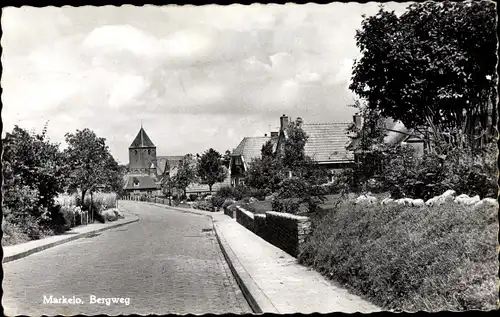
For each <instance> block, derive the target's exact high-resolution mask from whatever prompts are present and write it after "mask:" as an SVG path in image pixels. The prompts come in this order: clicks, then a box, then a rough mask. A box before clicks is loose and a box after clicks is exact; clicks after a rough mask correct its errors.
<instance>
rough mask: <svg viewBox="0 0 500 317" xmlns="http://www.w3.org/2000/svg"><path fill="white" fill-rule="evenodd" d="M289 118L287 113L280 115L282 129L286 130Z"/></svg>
mask: <svg viewBox="0 0 500 317" xmlns="http://www.w3.org/2000/svg"><path fill="white" fill-rule="evenodd" d="M289 120H290V119H289V118H288V117H287V116H286V115H282V116H281V117H280V129H281V130H284V129H285V128H286V127H287V126H288V122H289Z"/></svg>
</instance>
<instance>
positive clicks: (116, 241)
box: [2, 202, 251, 315]
mask: <svg viewBox="0 0 500 317" xmlns="http://www.w3.org/2000/svg"><path fill="white" fill-rule="evenodd" d="M122 205H123V206H124V207H125V208H126V209H127V210H129V211H131V212H133V213H135V214H137V215H138V216H139V217H140V219H141V220H140V221H139V222H136V223H133V224H129V225H126V226H123V227H118V228H116V229H111V230H108V231H104V232H102V233H100V234H98V235H96V236H94V237H90V238H83V239H79V240H75V241H73V242H70V243H66V244H63V245H60V246H57V247H54V248H51V249H48V250H45V251H42V252H40V253H36V254H33V255H30V256H28V257H26V258H23V259H20V260H16V261H13V262H8V263H5V264H3V269H4V281H3V290H4V295H3V299H2V302H3V307H4V310H5V314H7V315H17V314H23V315H41V314H44V315H56V314H61V315H73V314H79V313H80V314H86V315H94V314H98V313H101V314H108V315H117V314H121V313H123V314H132V313H136V314H151V313H153V314H167V313H175V314H185V313H193V314H202V313H214V314H223V313H235V314H239V313H251V310H250V308H249V307H248V304H247V302H246V301H245V299H244V297H243V295H242V294H241V291H240V290H239V288H238V285H237V284H236V282H235V280H234V278H233V276H232V275H231V272H230V270H229V267H228V266H227V263H226V262H225V260H224V256H223V255H222V253H221V250H220V247H219V245H218V243H217V240H216V238H215V236H214V233H213V232H212V231H210V230H211V229H212V225H211V221H210V220H209V219H208V218H206V217H203V216H198V215H193V214H184V213H179V212H175V211H168V210H166V209H165V208H161V207H155V206H150V205H146V204H141V203H136V202H123V203H122ZM205 229H207V230H205ZM50 295H52V296H53V298H62V296H64V297H66V299H68V298H70V299H72V298H73V296H75V301H77V298H79V299H81V300H82V301H83V304H76V305H75V304H44V303H43V301H44V296H45V298H46V299H47V300H48V299H49V298H50ZM92 295H94V296H95V300H97V298H101V297H102V298H113V297H114V298H124V299H123V300H122V301H123V302H122V303H111V304H110V305H109V306H108V305H107V304H106V303H105V302H102V303H91V299H92V298H91V296H92ZM126 298H129V302H128V305H127V299H126Z"/></svg>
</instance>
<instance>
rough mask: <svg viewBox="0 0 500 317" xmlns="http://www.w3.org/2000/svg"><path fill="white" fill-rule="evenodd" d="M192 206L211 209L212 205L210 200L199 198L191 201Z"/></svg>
mask: <svg viewBox="0 0 500 317" xmlns="http://www.w3.org/2000/svg"><path fill="white" fill-rule="evenodd" d="M193 208H195V209H200V210H206V211H211V210H212V209H213V205H212V203H211V202H210V201H206V200H200V201H196V202H194V203H193Z"/></svg>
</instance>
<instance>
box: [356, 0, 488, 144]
mask: <svg viewBox="0 0 500 317" xmlns="http://www.w3.org/2000/svg"><path fill="white" fill-rule="evenodd" d="M363 17H364V20H363V22H362V28H361V30H358V31H357V32H356V44H357V46H358V47H359V49H360V50H361V53H362V57H361V59H360V60H358V61H356V62H355V64H354V66H353V76H352V83H351V85H350V87H349V88H350V89H351V90H352V91H354V92H355V93H356V94H357V95H358V96H360V97H361V98H363V99H365V100H366V101H367V103H366V107H368V109H370V110H374V111H377V112H378V113H379V114H380V115H381V116H382V117H391V118H393V119H395V120H400V121H401V122H403V124H404V125H405V126H407V127H408V128H416V129H419V128H420V127H422V126H423V127H425V129H426V130H427V129H430V130H431V136H432V138H431V141H432V143H433V145H434V147H435V150H436V151H440V152H444V151H446V150H448V149H450V148H452V147H457V146H458V147H474V146H477V143H478V142H476V141H477V139H478V138H479V139H481V140H483V138H482V137H481V135H485V134H489V135H491V136H492V135H494V134H495V133H496V124H497V122H496V115H497V111H496V94H497V92H496V81H497V74H496V68H495V66H496V63H497V56H496V46H497V40H496V32H495V30H496V28H495V26H496V18H495V4H494V3H492V2H448V1H446V2H430V1H429V2H423V3H416V4H412V5H410V6H409V7H408V8H407V11H406V12H405V13H404V14H403V15H401V16H400V17H397V16H396V14H395V13H394V12H388V11H385V10H384V9H383V7H382V8H380V10H379V12H378V13H377V14H376V15H375V16H371V17H365V16H363ZM462 135H465V136H466V139H465V140H463V139H462V138H461V137H460V136H462Z"/></svg>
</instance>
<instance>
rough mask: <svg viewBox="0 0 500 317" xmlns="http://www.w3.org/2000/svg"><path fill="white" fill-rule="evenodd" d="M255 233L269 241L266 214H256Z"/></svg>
mask: <svg viewBox="0 0 500 317" xmlns="http://www.w3.org/2000/svg"><path fill="white" fill-rule="evenodd" d="M253 219H254V228H255V229H254V233H255V234H256V235H258V236H259V237H261V238H262V239H264V240H267V236H268V235H267V226H266V215H265V214H254V215H253Z"/></svg>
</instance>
